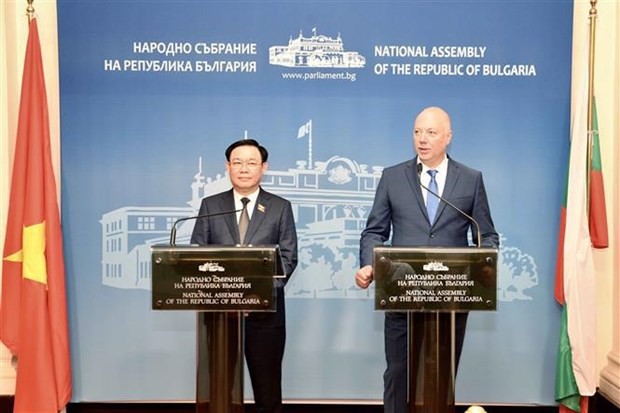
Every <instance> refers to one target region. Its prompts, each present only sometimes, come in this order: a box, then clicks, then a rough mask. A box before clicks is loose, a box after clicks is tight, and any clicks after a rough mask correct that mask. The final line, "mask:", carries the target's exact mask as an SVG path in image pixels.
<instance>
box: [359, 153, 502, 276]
mask: <svg viewBox="0 0 620 413" xmlns="http://www.w3.org/2000/svg"><path fill="white" fill-rule="evenodd" d="M448 162H449V164H448V176H447V177H446V183H445V187H444V190H443V194H441V195H442V197H443V198H445V199H447V200H448V201H450V202H451V203H452V204H454V205H455V206H456V207H458V208H460V209H461V210H462V211H464V212H465V213H467V214H469V215H470V216H472V217H473V218H474V219H475V220H476V221H477V222H478V224H479V225H480V232H481V239H482V245H483V246H485V247H497V246H499V236H498V234H497V232H496V231H495V228H494V226H493V220H492V218H491V212H490V209H489V203H488V200H487V194H486V191H485V189H484V182H483V180H482V173H480V172H479V171H476V170H474V169H471V168H469V167H467V166H465V165H463V164H461V163H458V162H456V161H454V160H452V159H449V160H448ZM416 165H417V158H414V159H412V160H409V161H406V162H403V163H400V164H398V165H395V166H392V167H389V168H386V169H385V170H384V171H383V175H382V177H381V179H380V181H379V185H378V186H377V191H376V194H375V201H374V204H373V207H372V210H371V211H370V215H369V216H368V220H367V222H366V228H365V229H364V231H362V236H361V243H360V244H361V246H360V264H361V266H362V267H363V266H365V265H369V264H370V265H372V260H373V251H372V250H373V247H374V246H377V245H382V244H383V243H384V242H385V241H387V240H388V239H389V238H390V234H391V235H392V242H391V244H392V245H394V246H411V247H415V246H442V247H463V246H467V245H468V244H469V243H468V240H467V231H468V230H469V228H470V226H472V223H471V222H470V221H469V220H468V219H467V218H466V217H464V216H463V215H461V214H459V213H458V212H457V211H455V210H454V209H453V208H452V207H450V206H449V205H447V204H446V203H445V202H440V204H439V207H438V209H437V215H436V218H435V223H434V224H433V225H432V226H431V224H430V222H429V219H428V215H427V213H426V205H425V203H424V197H423V196H422V190H421V188H420V178H419V177H418V174H417V170H416ZM431 196H432V195H431ZM472 232H473V236H474V239H476V237H477V232H476V229H475V227H474V228H472Z"/></svg>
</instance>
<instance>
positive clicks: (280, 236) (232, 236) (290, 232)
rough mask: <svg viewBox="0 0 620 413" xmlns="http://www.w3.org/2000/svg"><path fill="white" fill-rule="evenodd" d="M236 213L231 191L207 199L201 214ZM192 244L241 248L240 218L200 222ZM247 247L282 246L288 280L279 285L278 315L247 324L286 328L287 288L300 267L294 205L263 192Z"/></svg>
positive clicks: (259, 317) (255, 315) (229, 216)
mask: <svg viewBox="0 0 620 413" xmlns="http://www.w3.org/2000/svg"><path fill="white" fill-rule="evenodd" d="M234 210H235V199H234V195H233V190H232V189H231V190H229V191H226V192H222V193H219V194H216V195H212V196H209V197H207V198H204V199H203V200H202V203H201V205H200V210H199V212H198V214H199V215H204V214H216V213H221V212H227V211H234ZM191 243H192V244H198V245H236V244H239V243H240V241H239V227H238V224H237V215H236V214H234V213H231V214H224V215H218V216H213V217H209V218H199V219H198V220H196V224H195V226H194V231H193V233H192V238H191ZM246 243H247V244H253V245H273V244H277V245H279V246H280V251H281V253H282V261H283V266H284V272H285V274H286V279H283V280H281V282H278V283H277V311H276V313H275V314H274V313H252V314H250V316H249V317H248V321H250V322H252V321H258V320H261V322H263V323H266V324H269V325H284V321H285V317H284V285H285V284H286V282H287V281H288V279H289V278H290V276H291V274H292V273H293V271H294V270H295V267H296V266H297V232H296V230H295V219H294V217H293V210H292V208H291V203H290V202H289V201H287V200H286V199H284V198H281V197H279V196H277V195H274V194H272V193H269V192H267V191H264V190H263V189H262V188H261V189H260V192H259V194H258V198H257V199H256V203H255V205H254V210H253V212H252V217H251V219H250V225H249V226H248V230H247V233H246Z"/></svg>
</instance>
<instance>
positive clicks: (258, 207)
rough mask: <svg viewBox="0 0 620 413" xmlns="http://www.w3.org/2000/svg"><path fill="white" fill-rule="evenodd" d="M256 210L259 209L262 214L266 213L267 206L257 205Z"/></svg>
mask: <svg viewBox="0 0 620 413" xmlns="http://www.w3.org/2000/svg"><path fill="white" fill-rule="evenodd" d="M256 209H258V210H259V211H260V212H265V206H264V205H263V204H258V205H256Z"/></svg>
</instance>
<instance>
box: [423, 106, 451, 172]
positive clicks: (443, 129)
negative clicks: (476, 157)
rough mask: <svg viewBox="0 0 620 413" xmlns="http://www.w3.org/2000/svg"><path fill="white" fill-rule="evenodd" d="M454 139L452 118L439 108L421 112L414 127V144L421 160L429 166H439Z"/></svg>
mask: <svg viewBox="0 0 620 413" xmlns="http://www.w3.org/2000/svg"><path fill="white" fill-rule="evenodd" d="M451 139H452V131H451V130H450V118H449V117H448V115H447V114H446V113H445V112H443V111H441V110H438V109H427V110H425V111H423V112H422V113H420V114H419V115H418V117H417V118H416V120H415V125H414V127H413V145H414V147H415V151H416V152H417V154H418V156H419V157H420V160H421V161H422V162H423V163H424V165H426V166H428V167H429V168H434V167H436V166H438V165H439V164H440V163H441V161H442V160H443V159H444V157H445V155H446V149H447V147H448V145H449V144H450V140H451Z"/></svg>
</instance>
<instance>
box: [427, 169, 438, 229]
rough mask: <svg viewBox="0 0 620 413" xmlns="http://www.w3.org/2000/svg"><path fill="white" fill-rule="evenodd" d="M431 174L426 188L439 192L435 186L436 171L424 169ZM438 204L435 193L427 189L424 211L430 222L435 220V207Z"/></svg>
mask: <svg viewBox="0 0 620 413" xmlns="http://www.w3.org/2000/svg"><path fill="white" fill-rule="evenodd" d="M426 172H428V174H429V175H430V176H431V182H430V183H429V184H428V189H430V190H431V191H433V192H434V193H436V194H438V193H439V188H438V187H437V181H436V180H435V175H436V174H437V171H436V170H434V169H431V170H428V171H426ZM438 206H439V198H437V197H436V196H435V195H433V194H431V193H430V192H428V191H427V193H426V212H427V213H428V220H429V221H430V223H431V224H432V223H433V222H434V221H435V214H436V213H437V207H438Z"/></svg>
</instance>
